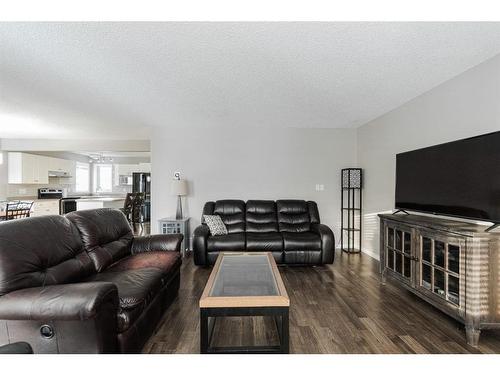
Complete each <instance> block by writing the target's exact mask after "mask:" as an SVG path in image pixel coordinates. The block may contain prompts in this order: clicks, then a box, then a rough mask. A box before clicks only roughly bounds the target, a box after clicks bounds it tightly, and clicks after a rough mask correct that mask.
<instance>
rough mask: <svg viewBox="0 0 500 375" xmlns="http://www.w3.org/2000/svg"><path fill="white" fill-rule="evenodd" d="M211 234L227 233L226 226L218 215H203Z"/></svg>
mask: <svg viewBox="0 0 500 375" xmlns="http://www.w3.org/2000/svg"><path fill="white" fill-rule="evenodd" d="M203 218H204V219H205V223H206V224H207V225H208V228H209V229H210V234H211V235H212V236H221V235H223V234H227V228H226V225H225V224H224V222H223V221H222V219H221V218H220V216H219V215H203Z"/></svg>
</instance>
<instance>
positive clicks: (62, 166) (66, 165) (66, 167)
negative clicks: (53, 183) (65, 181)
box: [47, 157, 76, 176]
mask: <svg viewBox="0 0 500 375" xmlns="http://www.w3.org/2000/svg"><path fill="white" fill-rule="evenodd" d="M47 159H48V170H49V171H51V172H59V173H64V174H66V175H68V176H73V175H74V174H75V166H76V162H75V161H73V160H66V159H59V158H50V157H49V158H47Z"/></svg>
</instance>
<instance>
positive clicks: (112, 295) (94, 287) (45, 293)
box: [0, 282, 118, 321]
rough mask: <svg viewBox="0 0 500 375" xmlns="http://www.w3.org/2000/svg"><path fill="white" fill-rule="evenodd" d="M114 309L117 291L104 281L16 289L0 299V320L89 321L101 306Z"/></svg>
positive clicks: (116, 303)
mask: <svg viewBox="0 0 500 375" xmlns="http://www.w3.org/2000/svg"><path fill="white" fill-rule="evenodd" d="M103 308H105V309H111V310H113V314H115V315H116V313H117V311H118V290H117V289H116V286H115V285H114V284H112V283H108V282H91V283H77V284H60V285H50V286H45V287H37V288H28V289H20V290H16V291H14V292H11V293H8V294H6V295H4V296H3V297H1V298H0V319H3V320H45V321H50V320H89V319H93V318H94V317H95V316H97V315H98V314H100V313H101V309H103Z"/></svg>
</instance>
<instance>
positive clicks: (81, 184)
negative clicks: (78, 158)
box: [75, 162, 90, 193]
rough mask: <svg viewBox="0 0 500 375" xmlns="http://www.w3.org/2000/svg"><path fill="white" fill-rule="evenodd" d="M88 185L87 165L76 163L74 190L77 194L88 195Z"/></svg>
mask: <svg viewBox="0 0 500 375" xmlns="http://www.w3.org/2000/svg"><path fill="white" fill-rule="evenodd" d="M89 184H90V173H89V165H88V164H87V163H78V162H77V163H76V173H75V185H76V186H75V189H76V191H77V192H79V193H88V192H89Z"/></svg>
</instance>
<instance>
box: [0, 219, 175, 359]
mask: <svg viewBox="0 0 500 375" xmlns="http://www.w3.org/2000/svg"><path fill="white" fill-rule="evenodd" d="M182 238H183V236H182V235H154V236H145V237H134V235H133V233H132V230H131V228H130V225H129V224H128V222H127V219H126V218H125V216H124V215H123V213H121V212H120V211H119V210H114V209H97V210H86V211H75V212H72V213H70V214H68V215H66V217H64V216H43V217H33V218H26V219H19V220H12V221H7V222H3V223H0V345H3V344H8V343H14V342H17V341H24V342H28V343H29V344H30V345H31V346H32V348H33V351H34V352H35V353H137V352H140V350H141V348H142V347H143V345H144V343H145V342H146V340H147V339H148V338H149V337H150V336H151V334H152V333H153V332H154V330H155V328H156V326H157V324H158V322H159V321H160V319H161V317H162V315H163V312H164V311H165V310H166V309H167V307H168V306H169V305H170V303H171V302H172V300H173V299H174V298H175V296H176V295H177V293H178V290H179V284H180V265H181V256H180V253H179V249H180V245H181V241H182ZM169 250H170V251H169Z"/></svg>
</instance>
